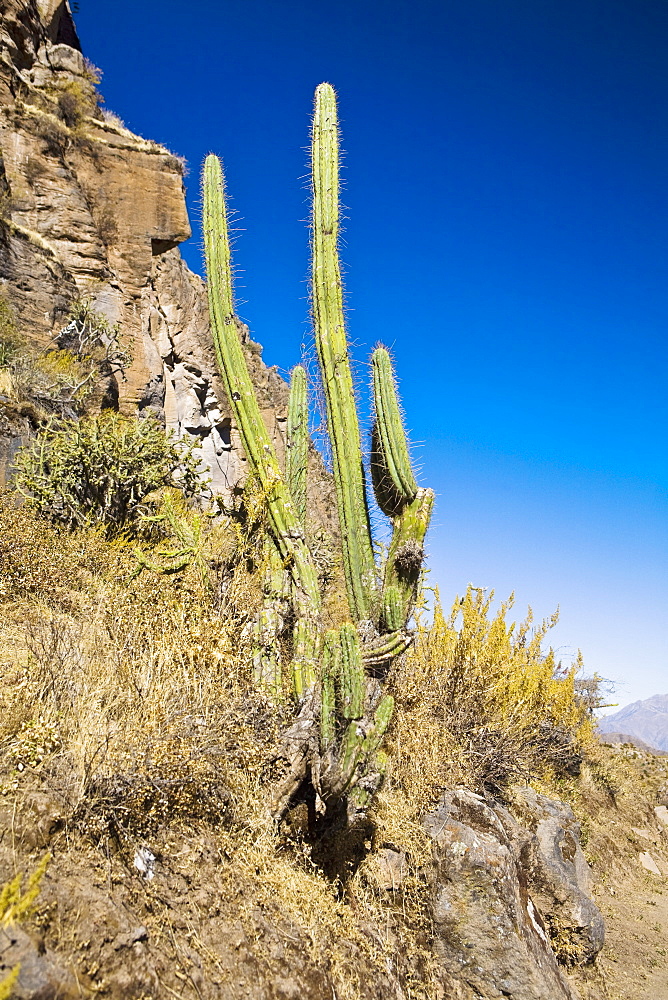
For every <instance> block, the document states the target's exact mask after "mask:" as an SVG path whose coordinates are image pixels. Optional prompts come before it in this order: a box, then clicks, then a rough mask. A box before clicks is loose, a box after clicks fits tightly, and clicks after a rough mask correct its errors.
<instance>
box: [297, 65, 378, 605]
mask: <svg viewBox="0 0 668 1000" xmlns="http://www.w3.org/2000/svg"><path fill="white" fill-rule="evenodd" d="M338 143H339V135H338V120H337V113H336V98H335V95H334V90H333V88H332V87H331V86H330V85H329V84H328V83H322V84H320V86H319V87H318V88H317V90H316V96H315V114H314V118H313V131H312V178H313V180H312V183H313V217H312V240H311V242H312V260H311V281H312V302H313V322H314V327H315V342H316V348H317V352H318V359H319V362H320V370H321V375H322V384H323V389H324V393H325V399H326V403H327V427H328V431H329V439H330V443H331V448H332V462H333V467H334V479H335V483H336V496H337V504H338V509H339V520H340V523H341V538H342V545H343V565H344V572H345V578H346V589H347V593H348V602H349V605H350V610H351V614H352V615H353V617H354V618H355V619H356V620H358V621H361V620H363V619H367V618H369V617H370V608H371V606H372V596H373V592H374V590H375V565H374V559H373V549H372V543H371V531H370V527H369V517H368V511H367V504H366V493H365V482H364V469H363V466H362V458H361V456H362V450H361V441H360V431H359V423H358V420H357V411H356V408H355V393H354V387H353V379H352V374H351V371H350V363H349V360H348V345H347V342H346V334H345V324H344V318H343V293H342V285H341V273H340V268H339V258H338V246H337V243H338V230H339V177H338V160H339V148H338Z"/></svg>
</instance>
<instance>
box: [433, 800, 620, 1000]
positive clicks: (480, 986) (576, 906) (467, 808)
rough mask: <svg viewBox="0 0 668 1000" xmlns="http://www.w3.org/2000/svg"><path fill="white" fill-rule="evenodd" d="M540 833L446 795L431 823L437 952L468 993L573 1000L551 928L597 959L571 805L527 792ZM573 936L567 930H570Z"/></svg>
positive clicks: (595, 919)
mask: <svg viewBox="0 0 668 1000" xmlns="http://www.w3.org/2000/svg"><path fill="white" fill-rule="evenodd" d="M520 794H521V795H524V799H523V801H524V807H525V811H526V812H527V814H528V815H529V818H530V820H531V822H532V823H535V827H536V833H533V832H532V831H531V829H526V828H525V827H524V826H520V825H519V823H518V822H517V821H516V820H515V819H514V817H513V816H512V815H511V814H510V812H509V811H508V810H507V809H505V808H504V807H503V806H501V805H500V804H498V803H493V804H491V805H490V804H488V803H487V802H485V800H484V799H483V798H482V797H481V796H479V795H475V794H474V793H473V792H471V791H468V790H467V789H464V788H458V789H455V790H453V791H451V792H446V793H445V794H444V795H443V797H442V798H441V801H440V804H439V807H438V809H437V810H436V811H435V812H433V813H431V814H430V815H429V816H427V818H426V820H425V829H426V831H427V833H428V834H429V835H430V836H431V838H432V840H433V843H434V857H435V861H436V873H435V880H434V888H433V919H434V949H435V953H436V956H437V957H438V959H439V960H440V962H441V964H442V966H443V971H444V973H446V974H448V975H450V976H453V977H454V978H455V979H456V980H458V981H460V982H461V983H463V984H465V985H466V986H467V987H468V988H469V989H470V990H471V996H476V997H484V998H492V997H512V998H513V1000H575V994H574V993H573V991H572V989H571V987H570V986H569V984H568V982H567V980H566V978H565V977H564V975H563V973H562V971H561V970H560V968H559V966H558V964H557V961H556V958H555V953H554V950H553V947H552V945H553V943H554V942H555V938H554V933H553V934H552V935H551V933H550V932H551V931H552V932H554V930H555V928H556V926H557V922H558V921H559V924H558V926H559V931H560V932H561V933H563V935H564V939H565V940H568V941H569V942H570V941H575V944H574V945H573V951H572V960H573V961H583V960H587V959H592V958H593V957H594V956H595V954H596V953H597V952H598V950H599V949H600V948H601V947H602V944H603V921H602V919H601V916H600V913H599V912H598V910H597V908H596V906H595V904H594V903H593V902H592V901H591V900H590V899H589V897H588V896H586V894H585V891H584V885H585V884H586V880H587V878H588V870H586V869H587V866H586V862H585V860H584V857H583V856H582V852H581V850H580V847H579V842H578V840H577V829H576V824H575V820H574V817H573V815H572V813H571V812H570V810H569V809H568V807H566V806H563V805H562V804H561V803H556V802H553V801H552V800H550V799H546V798H544V796H538V795H536V793H534V792H532V790H531V789H526V790H523V791H522V793H520ZM569 935H570V936H569Z"/></svg>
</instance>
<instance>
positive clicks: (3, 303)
mask: <svg viewBox="0 0 668 1000" xmlns="http://www.w3.org/2000/svg"><path fill="white" fill-rule="evenodd" d="M24 349H25V338H24V337H23V336H22V335H21V334H20V333H19V330H18V328H17V326H16V319H15V317H14V311H13V310H12V307H11V306H10V304H9V303H8V302H7V300H6V299H5V298H3V297H2V296H0V368H6V367H7V366H8V365H9V364H10V362H11V361H12V360H13V359H14V358H16V357H17V355H18V354H20V353H21V352H22V351H23V350H24Z"/></svg>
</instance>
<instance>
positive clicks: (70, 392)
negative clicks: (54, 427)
mask: <svg viewBox="0 0 668 1000" xmlns="http://www.w3.org/2000/svg"><path fill="white" fill-rule="evenodd" d="M131 361H132V355H131V354H130V352H129V351H128V350H126V348H125V347H124V346H123V344H122V343H121V342H120V335H119V328H118V325H113V326H112V325H111V324H110V323H109V321H108V320H107V319H106V318H105V317H104V316H102V315H101V314H100V313H97V312H96V311H95V310H94V309H93V308H92V306H91V303H90V301H89V300H88V299H79V300H77V301H76V302H74V303H73V305H72V307H71V309H70V313H69V316H68V321H67V323H66V324H65V326H64V327H63V328H62V330H61V331H60V333H59V334H58V336H57V337H56V339H55V344H54V346H52V347H50V348H49V349H48V350H46V351H42V352H37V351H35V350H34V349H30V348H29V346H28V344H27V341H26V340H25V338H24V337H23V336H22V335H21V334H20V333H19V332H18V331H17V329H16V326H15V324H14V321H13V316H12V314H11V310H9V308H8V307H7V305H6V304H5V303H3V300H1V299H0V369H1V368H3V366H4V367H5V368H6V370H7V371H8V373H9V378H8V380H7V383H8V385H7V390H8V391H7V390H5V391H6V392H7V394H9V395H11V396H12V397H13V398H14V399H15V400H16V401H18V402H19V403H24V402H28V403H31V404H32V406H33V407H34V408H35V410H36V411H41V413H40V416H39V419H40V420H46V419H47V418H48V417H49V416H50V415H52V416H53V415H55V416H59V417H63V418H66V419H70V420H71V419H74V418H75V417H76V416H77V415H79V414H82V413H83V412H85V409H86V407H90V404H91V403H92V402H95V403H97V404H98V405H101V406H102V407H103V408H104V407H105V406H106V407H110V408H112V409H114V408H116V406H117V403H118V382H117V378H118V376H119V375H120V376H121V378H123V379H124V378H125V369H126V368H127V367H128V366H129V365H130V363H131Z"/></svg>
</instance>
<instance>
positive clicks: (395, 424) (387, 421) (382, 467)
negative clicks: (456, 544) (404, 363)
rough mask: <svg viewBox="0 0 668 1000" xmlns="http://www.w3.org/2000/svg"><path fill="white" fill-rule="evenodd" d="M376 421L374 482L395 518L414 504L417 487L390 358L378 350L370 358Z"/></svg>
mask: <svg viewBox="0 0 668 1000" xmlns="http://www.w3.org/2000/svg"><path fill="white" fill-rule="evenodd" d="M371 370H372V372H373V400H374V408H375V412H376V421H375V424H374V428H373V435H372V454H371V478H372V482H373V487H374V492H375V494H376V500H377V501H378V506H379V507H380V509H381V510H382V512H383V513H384V514H387V515H388V516H390V517H393V516H394V515H395V514H397V513H398V512H399V511H400V510H401V508H402V507H403V506H404V505H405V504H407V503H411V502H412V501H413V500H414V499H415V496H416V494H417V491H418V487H417V483H416V482H415V476H414V475H413V469H412V468H411V460H410V456H409V454H408V442H407V440H406V432H405V430H404V427H403V422H402V419H401V409H400V407H399V400H398V397H397V389H396V381H395V376H394V371H393V369H392V362H391V360H390V355H389V354H388V352H387V350H386V349H385V348H384V347H378V348H377V349H376V350H375V351H374V352H373V354H372V356H371Z"/></svg>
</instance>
